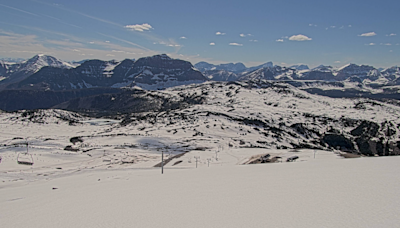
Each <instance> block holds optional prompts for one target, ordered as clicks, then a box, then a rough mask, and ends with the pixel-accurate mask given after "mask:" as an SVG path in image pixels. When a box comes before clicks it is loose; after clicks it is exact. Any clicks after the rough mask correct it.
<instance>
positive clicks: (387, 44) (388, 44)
mask: <svg viewBox="0 0 400 228" xmlns="http://www.w3.org/2000/svg"><path fill="white" fill-rule="evenodd" d="M383 45H386V46H391V45H392V44H391V43H386V44H383Z"/></svg>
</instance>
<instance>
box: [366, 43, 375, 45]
mask: <svg viewBox="0 0 400 228" xmlns="http://www.w3.org/2000/svg"><path fill="white" fill-rule="evenodd" d="M365 45H367V46H374V45H376V44H375V43H369V44H365Z"/></svg>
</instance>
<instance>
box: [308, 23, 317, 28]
mask: <svg viewBox="0 0 400 228" xmlns="http://www.w3.org/2000/svg"><path fill="white" fill-rule="evenodd" d="M308 26H310V27H317V25H315V24H308Z"/></svg>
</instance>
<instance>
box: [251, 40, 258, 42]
mask: <svg viewBox="0 0 400 228" xmlns="http://www.w3.org/2000/svg"><path fill="white" fill-rule="evenodd" d="M249 41H250V42H258V40H249Z"/></svg>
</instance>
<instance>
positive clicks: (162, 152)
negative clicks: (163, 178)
mask: <svg viewBox="0 0 400 228" xmlns="http://www.w3.org/2000/svg"><path fill="white" fill-rule="evenodd" d="M161 174H164V150H162V151H161Z"/></svg>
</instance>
